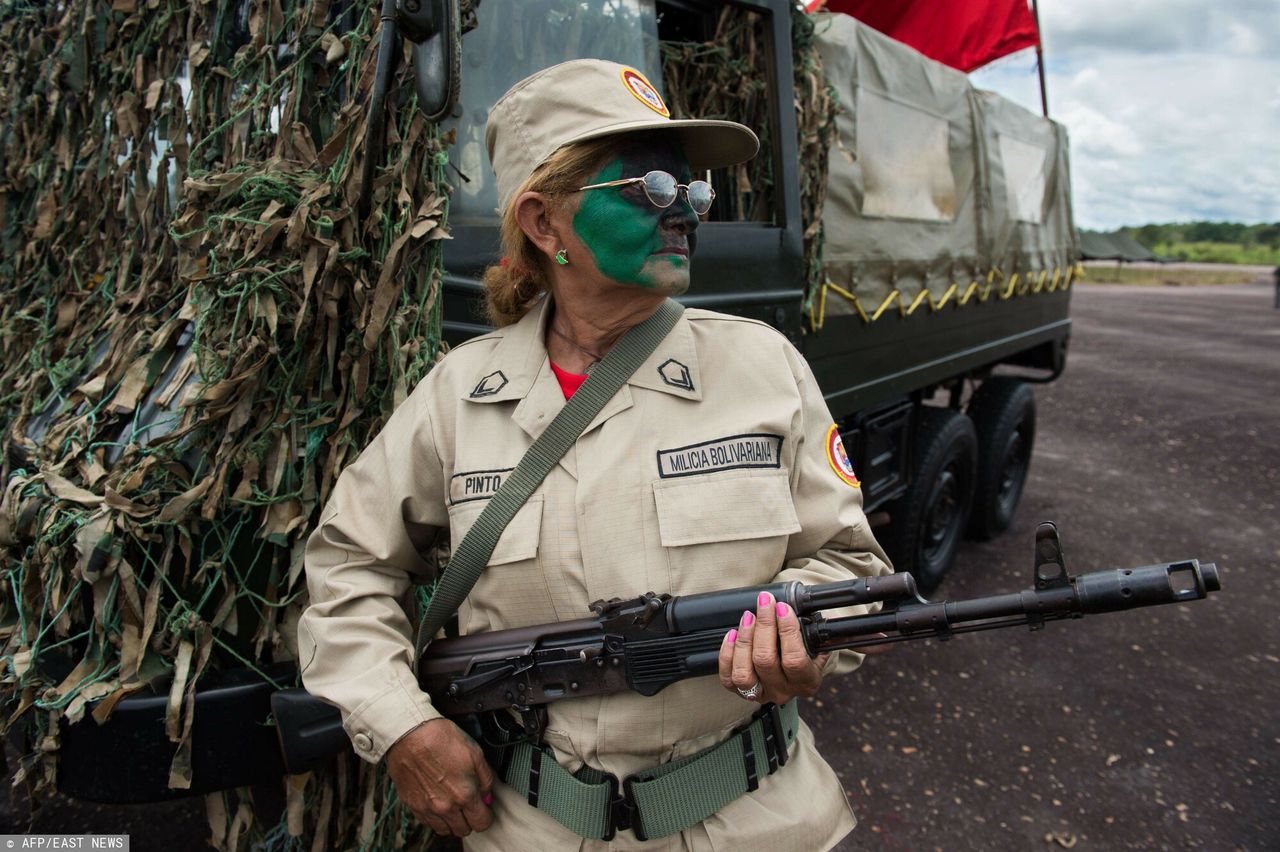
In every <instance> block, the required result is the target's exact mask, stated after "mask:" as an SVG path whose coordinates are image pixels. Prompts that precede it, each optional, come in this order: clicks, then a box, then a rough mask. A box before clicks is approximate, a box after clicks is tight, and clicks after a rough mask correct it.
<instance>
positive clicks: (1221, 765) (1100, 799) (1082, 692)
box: [0, 285, 1280, 852]
mask: <svg viewBox="0 0 1280 852" xmlns="http://www.w3.org/2000/svg"><path fill="white" fill-rule="evenodd" d="M1271 294H1272V291H1271V289H1270V287H1269V286H1262V285H1257V286H1240V287H1234V286H1232V287H1210V288H1167V287H1161V288H1152V287H1141V288H1124V287H1108V286H1098V285H1094V286H1088V285H1086V286H1081V287H1079V288H1078V289H1077V290H1076V291H1075V295H1074V296H1073V300H1074V305H1073V309H1072V310H1073V314H1074V316H1075V323H1076V324H1075V333H1074V336H1073V340H1072V351H1071V357H1070V365H1069V367H1068V370H1067V373H1066V375H1065V376H1064V377H1063V378H1062V380H1060V381H1059V382H1057V383H1056V384H1054V385H1049V386H1046V387H1042V388H1040V389H1038V391H1037V394H1038V399H1039V405H1040V415H1039V416H1040V435H1039V439H1038V442H1037V445H1036V452H1035V460H1034V464H1033V468H1032V475H1031V480H1030V482H1029V485H1028V488H1027V492H1026V494H1025V496H1024V498H1023V505H1022V508H1021V509H1020V511H1019V513H1018V516H1017V519H1016V523H1015V526H1014V528H1013V529H1012V530H1011V531H1010V532H1009V533H1007V534H1006V535H1005V536H1004V537H1002V538H1001V539H999V540H997V541H995V542H990V543H987V544H974V543H970V544H967V545H966V546H965V547H964V549H963V551H962V552H961V554H960V560H959V563H958V565H957V566H956V569H955V571H954V573H953V575H952V577H951V578H950V579H948V581H947V582H946V583H945V584H944V586H943V587H942V589H941V590H940V591H939V595H938V596H941V597H951V598H959V597H971V596H977V595H985V594H995V593H998V592H1004V591H1013V590H1017V589H1022V588H1025V587H1026V586H1027V585H1029V583H1030V571H1031V565H1030V563H1031V541H1032V535H1033V531H1034V529H1035V524H1036V523H1037V522H1038V521H1040V520H1055V521H1057V522H1058V524H1059V527H1060V529H1061V530H1062V533H1063V537H1064V542H1065V547H1066V554H1067V560H1068V567H1069V568H1071V570H1072V571H1074V572H1076V573H1083V572H1085V571H1090V570H1097V569H1102V568H1113V567H1124V566H1134V565H1142V564H1148V563H1151V562H1158V561H1171V560H1175V559H1182V558H1186V557H1197V558H1200V559H1202V560H1205V561H1216V562H1217V563H1218V565H1219V567H1220V569H1221V571H1222V577H1223V583H1224V587H1225V588H1224V591H1223V592H1221V593H1220V594H1219V595H1218V596H1216V597H1215V598H1214V599H1212V600H1210V601H1202V602H1197V603H1194V604H1187V605H1183V606H1178V607H1162V608H1159V609H1151V610H1144V611H1137V612H1131V613H1124V614H1118V615H1110V616H1098V617H1096V618H1093V619H1089V620H1086V621H1083V622H1076V623H1070V624H1062V623H1059V624H1054V625H1050V626H1049V627H1048V628H1047V629H1046V630H1044V631H1043V632H1041V633H1037V634H1034V635H1032V634H1029V633H1027V632H1025V631H1003V632H1002V633H989V634H984V635H977V636H966V637H962V638H960V639H958V640H956V641H954V642H952V643H950V644H949V645H946V646H938V645H935V644H934V643H926V644H920V645H914V646H912V647H902V648H900V649H898V650H897V651H895V652H893V653H892V654H889V655H885V656H881V657H878V658H874V659H872V660H871V661H870V662H869V663H868V665H867V666H866V667H865V668H864V669H863V670H862V671H861V672H859V673H858V674H855V675H854V676H851V677H848V678H842V679H840V680H837V681H833V682H832V684H831V685H830V687H829V688H828V689H827V690H826V692H825V693H824V694H823V696H822V697H821V699H820V700H819V701H815V702H812V704H811V706H809V707H808V708H807V709H806V711H805V715H806V718H808V719H809V720H810V722H811V723H812V724H813V725H814V727H815V728H816V729H817V731H818V735H819V737H820V739H821V741H822V743H823V744H824V745H823V749H824V752H825V753H826V755H827V757H828V759H829V760H830V761H831V762H832V764H833V765H834V766H835V767H836V768H837V770H838V771H839V772H840V773H841V776H842V778H843V780H844V783H845V787H846V789H847V790H848V792H849V796H850V799H851V801H852V803H853V806H854V809H855V810H856V811H857V813H858V815H859V819H860V821H861V823H862V824H861V825H860V826H859V828H858V829H857V831H855V833H854V834H853V835H851V836H850V838H849V840H848V841H847V842H846V843H845V844H843V845H842V847H841V848H842V849H886V850H928V849H934V848H937V849H945V850H948V852H953V850H967V849H973V850H990V849H1017V850H1022V849H1045V850H1049V851H1050V852H1051V850H1054V849H1059V848H1062V847H1064V846H1072V845H1074V846H1075V847H1076V848H1078V849H1107V850H1112V849H1153V848H1181V847H1200V848H1204V849H1212V850H1218V849H1234V848H1240V849H1250V850H1254V849H1257V850H1262V849H1276V848H1280V804H1278V803H1277V798H1280V722H1278V721H1277V718H1278V717H1277V707H1280V620H1278V619H1277V616H1276V612H1277V611H1278V610H1280V588H1278V586H1280V580H1278V578H1280V571H1278V570H1277V569H1278V568H1280V535H1278V534H1277V531H1276V529H1275V527H1276V524H1275V518H1276V510H1277V503H1280V450H1278V449H1277V446H1276V444H1277V437H1278V436H1280V358H1278V357H1277V354H1278V353H1280V311H1275V310H1272V309H1271ZM4 816H5V815H4V814H0V817H4ZM10 819H11V817H10ZM0 823H9V819H3V818H0ZM6 827H8V826H7V825H6ZM11 830H12V829H11ZM17 830H21V829H17ZM37 830H43V831H57V830H67V831H100V832H103V831H128V832H130V833H131V834H132V839H133V843H134V847H133V848H135V849H145V850H150V849H168V848H175V844H176V843H178V840H179V838H181V845H190V846H192V847H194V846H195V845H196V844H198V843H199V842H200V840H199V839H200V838H202V837H203V836H205V833H206V831H207V828H206V827H205V825H204V819H203V815H202V808H201V807H200V804H199V803H198V802H188V803H182V804H168V805H161V806H145V807H143V806H136V807H129V808H105V807H99V806H91V805H90V806H84V805H74V806H68V804H67V803H65V802H58V803H54V804H53V806H52V807H49V808H47V809H46V810H45V811H44V813H43V814H42V815H41V817H40V818H39V819H38V820H37ZM1046 838H1048V841H1046ZM1055 838H1056V839H1055Z"/></svg>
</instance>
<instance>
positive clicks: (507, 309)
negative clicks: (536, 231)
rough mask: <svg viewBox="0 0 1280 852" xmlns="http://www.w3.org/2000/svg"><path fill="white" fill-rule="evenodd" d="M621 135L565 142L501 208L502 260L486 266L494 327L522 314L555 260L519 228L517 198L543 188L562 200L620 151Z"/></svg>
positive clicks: (554, 200) (534, 299)
mask: <svg viewBox="0 0 1280 852" xmlns="http://www.w3.org/2000/svg"><path fill="white" fill-rule="evenodd" d="M620 141H621V140H619V138H618V137H617V136H606V137H604V138H602V139H591V140H588V141H586V142H578V143H575V144H572V145H566V146H565V147H563V148H561V149H559V150H558V151H556V152H555V153H554V154H552V155H551V156H550V157H548V158H547V159H546V161H545V162H543V163H542V164H541V165H540V166H538V167H537V168H536V169H534V170H533V174H531V175H529V178H528V179H527V180H526V181H525V182H524V183H522V184H520V188H519V189H517V190H516V191H515V193H514V194H513V195H512V196H511V201H510V203H508V204H507V208H506V210H504V211H503V212H502V224H501V232H500V233H501V238H502V260H501V261H499V262H498V263H497V264H495V265H493V266H490V267H489V268H488V269H486V270H485V272H484V290H485V307H486V312H487V313H488V318H489V322H490V323H492V324H493V325H494V327H496V328H501V327H502V326H505V325H511V324H512V323H514V322H516V321H517V320H519V319H520V318H521V317H523V316H524V315H525V314H527V313H528V312H529V310H530V309H531V308H532V307H533V306H534V304H535V303H536V302H537V301H538V297H539V296H540V295H541V294H542V293H543V292H544V291H546V290H547V289H548V287H549V286H550V282H549V279H548V277H547V264H549V263H550V261H549V260H548V259H547V257H546V256H545V255H543V254H542V252H540V251H538V248H537V247H536V246H535V245H534V244H533V243H532V242H531V241H530V240H529V238H528V237H527V236H525V233H524V231H523V230H522V229H521V228H520V223H519V221H517V219H516V204H515V200H516V199H517V198H519V197H520V195H521V194H522V193H525V192H541V193H543V194H544V195H547V196H550V204H551V205H552V207H553V208H555V207H557V206H559V205H561V204H563V203H564V202H565V200H566V199H567V197H568V196H569V195H571V194H572V193H573V192H575V191H576V190H577V189H578V187H580V186H582V185H583V184H585V183H587V182H588V181H589V180H590V178H591V176H592V175H594V174H595V173H596V172H597V171H598V170H599V168H600V166H601V165H602V164H603V163H604V161H605V159H606V158H607V157H608V156H609V155H611V154H614V153H616V152H617V151H618V148H619V147H620V145H619V143H620ZM627 141H628V142H630V141H631V139H630V138H628V139H627Z"/></svg>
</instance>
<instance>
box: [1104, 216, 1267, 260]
mask: <svg viewBox="0 0 1280 852" xmlns="http://www.w3.org/2000/svg"><path fill="white" fill-rule="evenodd" d="M1120 231H1121V232H1122V233H1125V234H1128V235H1129V236H1131V237H1133V238H1134V239H1135V240H1137V241H1138V242H1139V243H1141V244H1142V245H1144V246H1146V247H1147V248H1149V249H1151V250H1152V251H1153V252H1155V253H1156V254H1158V255H1160V256H1161V257H1171V258H1177V259H1179V260H1192V261H1203V262H1209V263H1249V264H1272V263H1280V222H1270V223H1266V222H1264V223H1259V224H1255V225H1246V224H1244V223H1243V222H1170V223H1167V224H1148V225H1137V226H1132V227H1126V228H1121V229H1120Z"/></svg>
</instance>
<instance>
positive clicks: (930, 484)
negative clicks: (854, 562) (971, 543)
mask: <svg viewBox="0 0 1280 852" xmlns="http://www.w3.org/2000/svg"><path fill="white" fill-rule="evenodd" d="M919 416H920V422H919V428H917V430H916V440H915V449H914V458H913V459H912V464H911V483H910V484H909V485H908V486H907V490H906V493H904V494H903V495H902V496H901V497H899V498H898V499H897V500H895V501H894V502H893V504H892V505H891V506H890V507H889V517H890V518H891V519H892V520H891V522H890V524H889V528H888V530H887V533H886V535H885V537H884V546H885V550H886V551H887V552H888V554H889V558H890V559H892V560H893V565H894V569H895V570H897V571H905V572H909V573H910V574H911V575H912V576H913V577H915V580H916V585H917V586H918V587H919V589H920V591H922V592H931V591H933V590H934V589H936V588H937V587H938V584H939V583H941V582H942V578H943V577H944V576H946V573H947V571H948V570H950V568H951V563H952V561H953V560H954V559H955V555H956V549H957V548H958V547H959V545H960V541H961V539H963V538H964V531H965V527H966V526H967V525H968V522H969V509H970V507H971V506H972V503H973V488H974V481H975V474H976V468H977V456H978V442H977V437H976V436H975V434H974V430H973V423H972V422H970V420H969V418H968V417H965V416H964V415H963V414H961V413H960V412H958V411H951V410H950V409H945V408H929V407H921V408H920V409H919Z"/></svg>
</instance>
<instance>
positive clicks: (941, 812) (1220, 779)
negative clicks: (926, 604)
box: [806, 284, 1280, 852]
mask: <svg viewBox="0 0 1280 852" xmlns="http://www.w3.org/2000/svg"><path fill="white" fill-rule="evenodd" d="M1072 298H1073V305H1072V314H1073V316H1074V319H1075V326H1074V333H1073V336H1072V343H1071V354H1070V357H1069V359H1068V367H1067V372H1066V374H1065V375H1064V376H1063V378H1062V379H1061V380H1060V381H1058V382H1057V383H1055V384H1053V385H1049V386H1044V387H1041V388H1039V389H1037V399H1038V402H1039V418H1040V434H1039V437H1038V440H1037V444H1036V448H1035V456H1034V462H1033V466H1032V473H1031V479H1030V481H1029V483H1028V487H1027V490H1026V493H1025V495H1024V498H1023V502H1022V506H1021V508H1020V509H1019V512H1018V515H1017V519H1016V521H1015V525H1014V527H1013V528H1012V529H1011V530H1010V532H1008V533H1006V534H1005V536H1003V537H1002V538H1000V539H999V540H997V541H995V542H990V543H986V544H976V543H968V544H966V545H965V547H964V548H963V550H962V552H961V554H960V557H959V561H958V563H957V565H956V567H955V570H954V572H953V573H952V575H951V576H950V577H949V578H948V580H947V581H946V583H945V584H944V585H943V587H942V588H941V589H940V590H939V592H938V594H937V595H935V597H947V598H960V597H971V596H976V595H985V594H995V593H998V592H1001V591H1013V590H1017V589H1022V588H1025V587H1027V586H1029V585H1030V572H1031V542H1032V537H1033V535H1034V529H1035V525H1036V523H1037V522H1039V521H1041V520H1054V521H1056V522H1057V523H1058V525H1059V529H1060V530H1061V532H1062V536H1063V540H1064V548H1065V551H1066V556H1067V565H1068V568H1069V569H1070V570H1071V571H1072V572H1073V573H1083V572H1085V571H1090V570H1098V569H1103V568H1115V567H1125V566H1136V565H1144V564H1150V563H1153V562H1164V561H1172V560H1176V559H1182V558H1187V557H1196V558H1199V559H1201V560H1204V561H1214V562H1216V563H1217V564H1218V566H1219V568H1220V570H1221V574H1222V581H1223V587H1224V589H1223V591H1222V592H1221V593H1219V594H1218V595H1217V596H1216V597H1214V598H1213V599H1211V600H1209V601H1199V602H1195V603H1191V604H1183V605H1178V606H1168V607H1160V608H1156V609H1148V610H1138V611H1133V612H1129V613H1121V614H1115V615H1105V616H1097V617H1095V618H1093V619H1086V620H1085V621H1081V622H1074V623H1065V624H1064V623H1059V624H1052V625H1049V626H1048V627H1047V628H1046V629H1045V630H1044V631H1043V632H1040V633H1037V634H1030V633H1028V632H1025V631H1022V630H1018V631H1012V630H1007V631H1002V632H1000V633H988V634H982V635H976V636H966V637H961V638H959V639H957V640H955V641H953V642H951V643H950V644H948V645H938V644H936V643H933V642H929V643H924V644H915V645H913V646H912V647H902V648H900V649H899V650H897V651H895V652H894V653H892V654H889V655H885V656H881V657H878V658H873V659H872V660H871V661H870V662H869V663H868V664H867V665H866V666H865V667H864V668H863V669H862V671H861V672H860V673H858V674H855V675H853V676H852V677H849V678H845V679H842V680H841V681H839V682H836V683H833V684H832V685H831V687H830V688H829V689H828V690H827V694H826V695H824V696H823V697H822V700H821V702H820V705H821V706H814V707H811V708H809V709H808V711H807V712H806V718H808V719H809V720H810V721H811V724H813V725H814V727H815V728H816V729H817V731H818V733H819V738H820V740H821V741H822V742H824V743H825V746H824V751H825V753H826V755H827V757H828V759H829V760H830V761H831V762H832V764H833V765H834V766H836V767H837V769H838V771H839V772H840V774H841V777H842V778H843V780H844V783H845V787H846V789H847V791H848V793H849V796H850V799H851V801H852V802H853V805H854V809H855V811H856V812H857V813H858V815H859V819H860V821H861V825H860V826H859V827H858V829H857V830H856V831H855V832H854V834H853V835H851V836H850V838H849V840H848V841H846V843H845V844H843V845H842V846H841V848H842V849H892V850H898V849H911V850H922V849H933V848H937V849H946V850H949V852H950V850H964V849H975V850H978V849H982V850H986V849H1046V850H1052V849H1059V848H1063V847H1064V846H1067V847H1069V846H1071V845H1074V846H1075V847H1076V848H1078V849H1108V850H1111V849H1157V848H1164V849H1168V848H1204V849H1214V850H1217V849H1251V850H1252V849H1259V850H1261V849H1277V848H1280V803H1278V802H1277V799H1278V798H1280V714H1278V712H1277V708H1280V618H1277V611H1278V607H1280V530H1277V524H1276V517H1277V504H1278V503H1280V448H1278V443H1280V357H1278V356H1280V311H1277V310H1273V309H1272V307H1271V305H1272V290H1271V288H1270V287H1269V286H1262V285H1261V284H1259V285H1254V286H1238V287H1237V286H1229V287H1221V286H1220V287H1203V288H1190V287H1188V288H1169V287H1161V288H1145V287H1144V288H1133V287H1130V288H1125V287H1113V286H1099V285H1095V286H1088V285H1085V286H1081V287H1079V288H1078V289H1077V290H1076V291H1075V294H1074V296H1073V297H1072Z"/></svg>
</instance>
